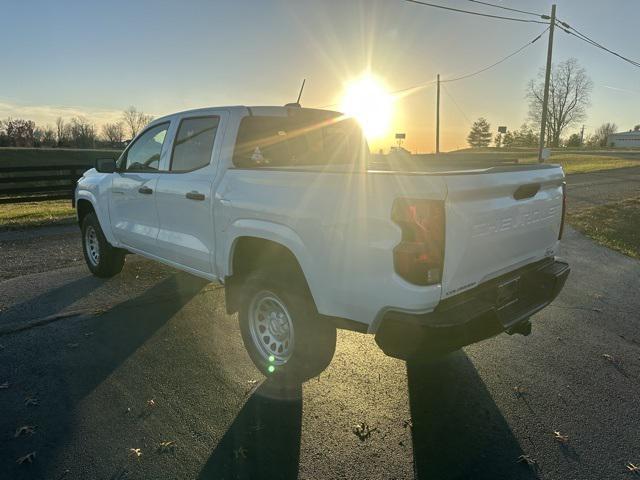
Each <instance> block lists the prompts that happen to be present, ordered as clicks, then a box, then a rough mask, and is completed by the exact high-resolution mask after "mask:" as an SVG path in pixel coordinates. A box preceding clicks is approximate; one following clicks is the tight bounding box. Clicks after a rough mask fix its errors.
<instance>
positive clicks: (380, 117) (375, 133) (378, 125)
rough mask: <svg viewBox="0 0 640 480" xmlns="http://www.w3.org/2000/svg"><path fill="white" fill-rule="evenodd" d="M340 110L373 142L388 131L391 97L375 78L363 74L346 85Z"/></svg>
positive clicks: (391, 111) (391, 104)
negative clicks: (356, 123) (351, 118)
mask: <svg viewBox="0 0 640 480" xmlns="http://www.w3.org/2000/svg"><path fill="white" fill-rule="evenodd" d="M340 110H341V111H342V112H344V113H345V114H346V115H348V116H350V117H353V118H355V119H356V120H357V121H358V123H360V125H361V127H362V130H363V132H364V134H365V136H366V137H367V139H369V140H373V139H376V138H380V137H383V136H384V135H386V134H387V133H388V131H389V128H390V126H391V117H392V114H393V96H392V95H391V94H390V93H389V92H388V91H387V90H386V88H385V87H384V86H383V84H382V83H381V82H380V81H379V80H378V79H377V78H376V77H374V76H373V75H371V74H365V75H362V76H361V77H360V78H357V79H355V80H353V81H351V82H349V83H348V84H347V86H346V88H345V91H344V95H343V97H342V103H341V104H340Z"/></svg>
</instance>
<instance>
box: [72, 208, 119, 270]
mask: <svg viewBox="0 0 640 480" xmlns="http://www.w3.org/2000/svg"><path fill="white" fill-rule="evenodd" d="M88 236H92V238H93V246H90V244H91V243H92V241H89V240H88V238H87V237H88ZM95 247H97V252H98V255H97V257H96V255H95V251H96V250H95ZM90 249H91V250H92V251H90ZM82 251H83V252H84V260H85V262H87V267H89V270H91V273H93V274H94V275H95V276H96V277H101V278H109V277H113V276H114V275H116V274H118V273H120V271H121V270H122V267H123V266H124V257H125V251H124V250H121V249H119V248H115V247H113V246H111V244H110V243H109V242H108V241H107V239H106V238H105V236H104V233H103V232H102V228H101V227H100V222H99V221H98V218H97V217H96V214H95V213H89V214H87V215H86V216H85V217H84V219H83V220H82Z"/></svg>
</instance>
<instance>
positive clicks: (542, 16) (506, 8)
mask: <svg viewBox="0 0 640 480" xmlns="http://www.w3.org/2000/svg"><path fill="white" fill-rule="evenodd" d="M469 1H470V2H473V3H480V4H481V5H487V6H489V7H494V8H501V9H502V10H509V11H510V12H518V13H524V14H527V15H533V16H535V17H540V18H542V19H545V20H548V19H549V16H548V15H542V14H541V13H535V12H528V11H527V10H518V9H517V8H509V7H504V6H502V5H496V4H494V3H489V2H481V1H480V0H469Z"/></svg>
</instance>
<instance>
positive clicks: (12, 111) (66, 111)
mask: <svg viewBox="0 0 640 480" xmlns="http://www.w3.org/2000/svg"><path fill="white" fill-rule="evenodd" d="M121 116H122V111H120V110H108V109H91V108H83V107H65V106H59V105H20V104H18V103H14V102H10V101H3V100H0V119H5V118H7V117H12V118H25V119H28V120H33V121H34V122H36V125H41V126H43V125H54V124H55V123H56V119H57V118H58V117H62V118H64V119H65V120H68V119H70V118H71V117H84V118H86V119H87V120H89V121H90V122H92V123H94V124H95V125H96V126H98V127H100V126H102V125H104V124H105V123H109V122H114V121H118V120H120V117H121Z"/></svg>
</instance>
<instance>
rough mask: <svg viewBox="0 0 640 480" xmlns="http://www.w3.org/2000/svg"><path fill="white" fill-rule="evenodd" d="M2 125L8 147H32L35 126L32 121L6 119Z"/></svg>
mask: <svg viewBox="0 0 640 480" xmlns="http://www.w3.org/2000/svg"><path fill="white" fill-rule="evenodd" d="M3 125H4V132H5V135H6V136H7V138H8V142H9V145H10V146H12V147H33V145H34V143H35V140H36V138H35V135H34V133H35V130H36V124H35V123H34V122H33V121H32V120H24V119H22V118H16V119H12V118H7V120H6V121H5V122H4V124H3Z"/></svg>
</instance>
